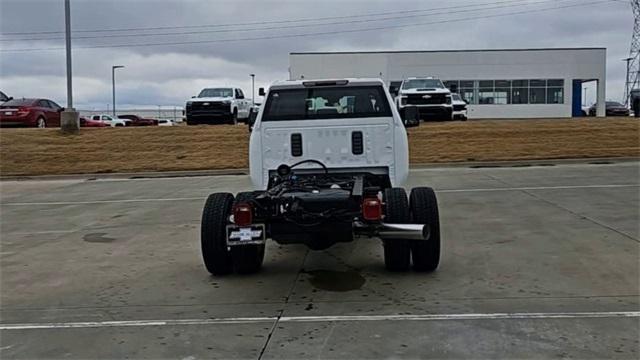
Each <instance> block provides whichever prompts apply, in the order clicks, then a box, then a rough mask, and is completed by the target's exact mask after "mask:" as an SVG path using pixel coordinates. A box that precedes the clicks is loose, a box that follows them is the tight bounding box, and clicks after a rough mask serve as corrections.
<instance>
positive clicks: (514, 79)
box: [289, 48, 606, 119]
mask: <svg viewBox="0 0 640 360" xmlns="http://www.w3.org/2000/svg"><path fill="white" fill-rule="evenodd" d="M289 76H290V79H291V80H296V79H318V78H345V77H376V78H378V77H379V78H382V79H383V80H384V81H385V82H386V84H387V85H389V86H394V85H399V83H400V81H402V79H406V78H409V77H428V76H432V77H437V78H439V79H441V80H442V81H443V82H444V84H445V85H446V86H447V87H448V88H449V89H451V90H452V91H454V92H457V93H459V94H460V95H461V96H462V97H463V98H464V99H465V100H466V101H468V102H469V107H468V114H469V117H470V118H477V119H481V118H562V117H572V116H581V115H582V110H583V109H582V102H583V99H582V96H583V91H582V88H583V84H584V83H591V82H595V89H596V92H597V95H596V103H597V111H596V115H597V116H604V115H605V98H606V94H605V88H606V49H605V48H564V49H509V50H443V51H375V52H304V53H290V54H289Z"/></svg>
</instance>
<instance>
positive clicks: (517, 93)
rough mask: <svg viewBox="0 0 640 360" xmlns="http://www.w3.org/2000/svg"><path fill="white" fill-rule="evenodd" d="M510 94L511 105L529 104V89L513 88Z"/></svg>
mask: <svg viewBox="0 0 640 360" xmlns="http://www.w3.org/2000/svg"><path fill="white" fill-rule="evenodd" d="M511 93H512V97H511V103H512V104H528V103H529V88H526V87H514V88H513V90H512V91H511Z"/></svg>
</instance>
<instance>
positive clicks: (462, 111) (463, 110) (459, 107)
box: [451, 93, 467, 121]
mask: <svg viewBox="0 0 640 360" xmlns="http://www.w3.org/2000/svg"><path fill="white" fill-rule="evenodd" d="M451 105H453V118H454V119H460V120H462V121H465V120H467V102H466V101H464V100H463V99H462V96H460V94H455V93H454V94H451Z"/></svg>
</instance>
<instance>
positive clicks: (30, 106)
mask: <svg viewBox="0 0 640 360" xmlns="http://www.w3.org/2000/svg"><path fill="white" fill-rule="evenodd" d="M62 110H63V108H62V107H61V106H60V105H58V104H56V103H55V102H53V101H51V100H48V99H25V98H22V99H11V100H9V101H6V102H4V103H2V105H0V126H27V127H38V128H45V127H51V126H60V113H61V112H62Z"/></svg>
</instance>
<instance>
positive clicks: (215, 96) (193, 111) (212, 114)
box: [185, 87, 252, 125]
mask: <svg viewBox="0 0 640 360" xmlns="http://www.w3.org/2000/svg"><path fill="white" fill-rule="evenodd" d="M251 109H252V104H251V100H248V99H245V97H244V93H243V92H242V90H241V89H239V88H235V87H219V88H207V89H203V90H202V91H201V92H200V94H199V95H198V96H194V97H192V98H191V99H190V100H189V101H187V105H186V107H185V117H186V120H187V125H197V124H220V123H227V124H237V123H238V121H239V120H240V121H245V122H246V121H247V120H248V119H249V117H250V116H251Z"/></svg>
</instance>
